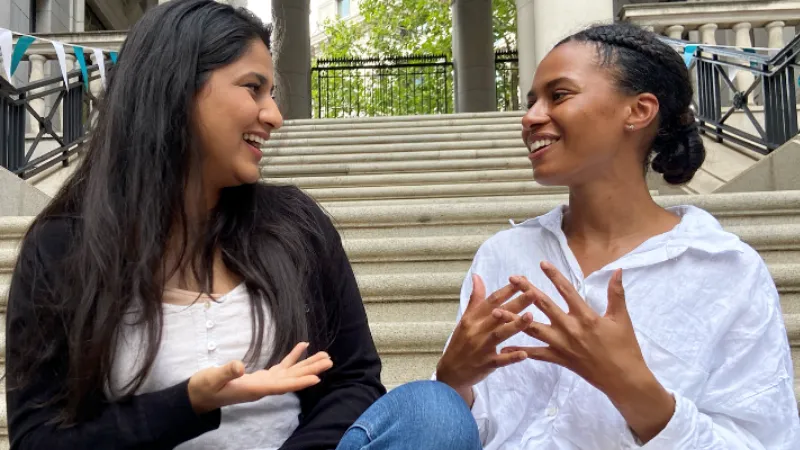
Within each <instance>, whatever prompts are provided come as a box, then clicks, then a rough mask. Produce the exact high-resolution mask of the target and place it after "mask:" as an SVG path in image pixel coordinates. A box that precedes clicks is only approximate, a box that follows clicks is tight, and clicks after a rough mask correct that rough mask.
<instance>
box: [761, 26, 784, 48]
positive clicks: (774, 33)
mask: <svg viewBox="0 0 800 450" xmlns="http://www.w3.org/2000/svg"><path fill="white" fill-rule="evenodd" d="M785 26H786V22H783V21H780V20H777V21H775V22H770V23H768V24H767V25H766V29H767V35H768V36H769V40H768V44H767V46H768V47H769V48H783V45H784V44H783V28H784V27H785Z"/></svg>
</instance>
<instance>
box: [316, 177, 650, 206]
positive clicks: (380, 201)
mask: <svg viewBox="0 0 800 450" xmlns="http://www.w3.org/2000/svg"><path fill="white" fill-rule="evenodd" d="M488 184H489V183H486V185H488ZM509 184H513V183H509ZM519 184H521V185H522V187H521V188H519V189H514V190H511V189H509V190H508V192H509V193H508V194H502V193H498V194H497V195H494V196H490V195H487V196H475V197H466V196H455V197H446V196H443V195H442V194H441V191H435V190H432V189H420V190H414V189H412V188H417V187H418V186H401V188H400V189H398V190H397V191H398V192H389V191H384V190H383V188H352V190H356V189H358V190H362V192H364V194H365V196H364V197H351V196H350V194H349V193H348V192H341V191H346V190H348V189H349V188H342V189H341V190H339V189H336V190H334V189H313V190H312V189H306V192H309V191H318V192H320V193H323V194H328V193H329V192H328V191H335V192H334V193H336V194H337V195H338V194H339V193H341V195H343V196H346V197H344V198H342V197H331V198H330V199H327V198H324V197H322V198H320V197H317V194H315V193H311V192H309V193H310V194H311V195H313V196H314V197H315V198H316V199H317V201H318V202H320V204H321V205H322V207H323V208H329V207H337V206H338V207H343V206H361V207H367V206H376V205H383V206H387V205H427V206H430V207H436V205H439V204H446V203H449V204H453V203H474V202H476V201H479V202H511V203H513V202H528V201H531V200H535V199H538V198H542V197H547V198H556V199H560V200H561V201H562V202H564V203H566V202H567V201H568V199H569V192H568V191H567V190H566V189H564V190H559V189H558V188H550V189H546V188H544V187H539V186H536V185H535V184H534V185H533V186H530V185H526V184H523V183H519ZM459 186H462V185H454V186H453V187H459ZM483 186H484V185H483V184H481V185H476V186H467V187H470V188H473V187H474V188H475V189H473V190H474V191H475V192H478V193H482V192H483V190H482V189H479V188H481V187H483ZM404 188H409V189H404ZM493 188H495V187H493ZM373 189H375V190H380V192H379V193H385V194H386V196H387V197H380V196H375V197H369V196H367V195H370V194H372V193H374V192H377V191H373ZM551 189H552V190H551ZM526 190H527V191H530V192H527V193H525V191H526ZM417 192H419V193H417ZM429 194H430V195H433V196H432V197H428V196H427V195H429ZM487 194H488V193H487ZM456 195H457V194H456ZM652 195H653V196H656V195H659V194H658V193H657V192H654V193H652Z"/></svg>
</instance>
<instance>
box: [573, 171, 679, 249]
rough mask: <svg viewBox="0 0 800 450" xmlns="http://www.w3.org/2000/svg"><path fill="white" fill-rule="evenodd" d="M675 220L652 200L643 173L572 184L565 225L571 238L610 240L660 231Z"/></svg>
mask: <svg viewBox="0 0 800 450" xmlns="http://www.w3.org/2000/svg"><path fill="white" fill-rule="evenodd" d="M676 221H677V217H675V216H674V215H672V214H671V213H669V212H668V211H666V210H664V209H663V208H662V207H660V206H659V205H658V204H657V203H656V202H655V201H654V200H653V198H652V197H651V196H650V192H649V190H648V188H647V183H646V181H645V179H644V177H641V178H636V179H633V180H628V181H626V182H620V181H619V180H614V181H610V180H601V181H598V182H596V183H587V184H585V185H581V186H575V187H570V194H569V209H568V211H567V213H566V214H565V216H564V223H563V229H564V233H565V234H566V235H567V237H568V238H575V239H578V240H592V241H595V242H611V241H615V240H618V239H620V238H625V237H627V236H631V235H636V234H641V233H647V234H658V233H661V232H664V231H666V230H668V229H670V228H672V227H673V226H674V225H675V224H676ZM664 228H666V229H664Z"/></svg>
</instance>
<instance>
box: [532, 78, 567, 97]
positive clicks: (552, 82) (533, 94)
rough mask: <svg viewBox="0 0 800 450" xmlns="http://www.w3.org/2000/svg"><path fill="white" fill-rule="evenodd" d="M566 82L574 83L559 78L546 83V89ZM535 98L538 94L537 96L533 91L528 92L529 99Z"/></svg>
mask: <svg viewBox="0 0 800 450" xmlns="http://www.w3.org/2000/svg"><path fill="white" fill-rule="evenodd" d="M564 81H568V82H570V83H572V82H573V81H572V79H571V78H568V77H558V78H554V79H552V80H550V81H548V82H547V83H545V85H544V87H545V88H546V89H551V88H552V87H553V86H555V85H557V84H559V83H561V82H564ZM535 97H536V94H535V93H534V92H533V91H532V90H531V91H528V98H535Z"/></svg>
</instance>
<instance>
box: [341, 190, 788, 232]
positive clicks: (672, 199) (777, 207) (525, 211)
mask: <svg viewBox="0 0 800 450" xmlns="http://www.w3.org/2000/svg"><path fill="white" fill-rule="evenodd" d="M655 200H656V202H657V203H659V204H661V205H662V206H676V205H683V204H690V205H695V206H698V207H700V208H703V209H705V210H706V211H709V212H710V213H711V214H713V215H714V216H715V217H716V218H717V219H718V220H719V221H720V222H721V223H722V224H723V226H732V225H758V226H765V229H764V232H765V233H768V230H769V227H766V226H767V225H773V224H798V223H800V191H775V192H752V193H731V194H713V195H695V196H691V195H678V196H671V195H670V196H667V195H665V196H658V197H656V199H655ZM562 204H563V202H562V200H561V199H558V198H550V197H540V198H536V199H535V200H531V201H528V202H525V203H517V202H513V203H512V202H490V203H487V202H480V203H453V204H437V205H436V206H435V207H433V206H432V205H426V204H413V205H380V204H378V205H370V206H368V207H364V206H335V205H333V206H329V207H326V210H327V211H328V213H330V214H331V215H332V216H333V217H335V219H336V225H337V227H338V228H339V230H340V232H341V233H342V234H343V235H344V236H346V237H347V238H350V239H357V238H366V237H378V236H386V235H387V233H393V234H392V235H393V236H394V237H397V238H400V237H404V236H420V237H422V236H439V235H450V236H452V235H478V234H487V233H493V232H496V231H499V230H500V229H503V228H506V227H508V225H509V220H510V219H513V220H514V221H515V222H516V223H519V222H522V221H524V220H525V219H528V218H532V217H536V216H539V215H542V214H544V213H546V212H548V211H550V210H552V209H553V208H555V207H557V206H559V205H562Z"/></svg>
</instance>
